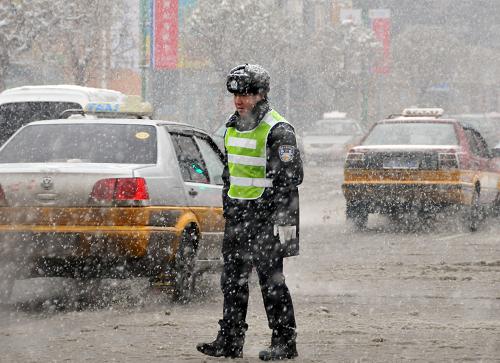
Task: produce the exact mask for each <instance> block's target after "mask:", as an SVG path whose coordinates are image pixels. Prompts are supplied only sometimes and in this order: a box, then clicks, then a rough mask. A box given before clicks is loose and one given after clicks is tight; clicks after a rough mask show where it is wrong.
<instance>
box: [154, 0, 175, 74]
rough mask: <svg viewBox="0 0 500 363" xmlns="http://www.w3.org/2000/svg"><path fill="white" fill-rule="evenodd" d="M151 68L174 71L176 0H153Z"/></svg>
mask: <svg viewBox="0 0 500 363" xmlns="http://www.w3.org/2000/svg"><path fill="white" fill-rule="evenodd" d="M153 19H154V20H153V21H154V35H153V37H154V39H153V67H154V68H155V69H175V68H177V58H178V39H179V3H178V0H155V1H154V5H153Z"/></svg>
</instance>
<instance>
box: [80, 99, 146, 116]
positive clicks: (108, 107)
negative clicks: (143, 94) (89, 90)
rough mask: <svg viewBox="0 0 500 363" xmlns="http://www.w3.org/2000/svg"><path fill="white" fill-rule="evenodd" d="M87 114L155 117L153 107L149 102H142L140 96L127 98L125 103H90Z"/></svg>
mask: <svg viewBox="0 0 500 363" xmlns="http://www.w3.org/2000/svg"><path fill="white" fill-rule="evenodd" d="M84 112H85V113H93V114H97V113H108V114H127V115H136V116H149V117H151V116H152V115H153V107H152V106H151V104H150V103H149V102H141V98H140V97H139V96H127V97H126V98H125V101H124V102H123V103H118V102H90V103H88V104H87V105H86V106H85V107H84Z"/></svg>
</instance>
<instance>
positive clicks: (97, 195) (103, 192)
mask: <svg viewBox="0 0 500 363" xmlns="http://www.w3.org/2000/svg"><path fill="white" fill-rule="evenodd" d="M90 197H91V198H93V199H94V200H100V201H141V200H148V199H149V193H148V188H147V185H146V181H145V180H144V178H111V179H101V180H99V181H98V182H97V183H95V184H94V187H93V188H92V193H91V195H90Z"/></svg>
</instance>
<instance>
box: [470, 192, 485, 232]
mask: <svg viewBox="0 0 500 363" xmlns="http://www.w3.org/2000/svg"><path fill="white" fill-rule="evenodd" d="M480 221H481V205H480V203H479V190H478V189H477V188H475V189H474V194H473V195H472V201H471V205H470V206H469V207H468V212H467V215H466V223H467V227H468V228H469V231H471V232H475V231H477V228H478V226H479V222H480Z"/></svg>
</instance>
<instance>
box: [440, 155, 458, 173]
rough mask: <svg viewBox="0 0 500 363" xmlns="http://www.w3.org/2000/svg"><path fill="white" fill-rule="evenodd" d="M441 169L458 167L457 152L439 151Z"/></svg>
mask: <svg viewBox="0 0 500 363" xmlns="http://www.w3.org/2000/svg"><path fill="white" fill-rule="evenodd" d="M438 159H439V168H440V169H458V167H459V165H458V156H457V154H456V153H439V155H438Z"/></svg>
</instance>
